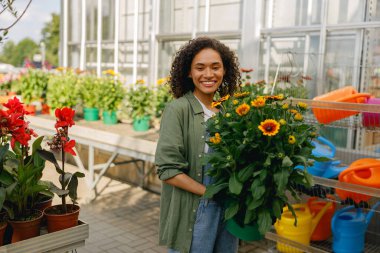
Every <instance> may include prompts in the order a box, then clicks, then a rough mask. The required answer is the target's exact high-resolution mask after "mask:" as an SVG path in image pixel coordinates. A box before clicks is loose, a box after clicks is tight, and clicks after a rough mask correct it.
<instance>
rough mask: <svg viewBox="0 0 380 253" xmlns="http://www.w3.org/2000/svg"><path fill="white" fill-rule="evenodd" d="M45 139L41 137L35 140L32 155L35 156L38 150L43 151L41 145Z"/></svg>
mask: <svg viewBox="0 0 380 253" xmlns="http://www.w3.org/2000/svg"><path fill="white" fill-rule="evenodd" d="M43 139H44V136H40V137H38V138H37V139H35V140H34V142H33V145H32V154H34V153H35V152H36V151H37V150H38V149H41V143H42V140H43Z"/></svg>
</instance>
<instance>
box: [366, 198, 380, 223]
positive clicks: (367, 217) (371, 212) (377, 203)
mask: <svg viewBox="0 0 380 253" xmlns="http://www.w3.org/2000/svg"><path fill="white" fill-rule="evenodd" d="M379 205H380V201H378V202H376V204H374V205H373V207H372V208H371V211H369V212H368V213H367V216H366V220H365V222H366V224H367V226H368V224H369V222H370V220H371V218H372V216H373V213H374V212H375V209H376V208H377V207H378V206H379Z"/></svg>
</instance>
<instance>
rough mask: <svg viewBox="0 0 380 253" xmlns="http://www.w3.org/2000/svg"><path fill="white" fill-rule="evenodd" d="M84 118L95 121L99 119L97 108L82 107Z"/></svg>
mask: <svg viewBox="0 0 380 253" xmlns="http://www.w3.org/2000/svg"><path fill="white" fill-rule="evenodd" d="M83 112H84V120H86V121H97V120H99V109H98V108H84V109H83Z"/></svg>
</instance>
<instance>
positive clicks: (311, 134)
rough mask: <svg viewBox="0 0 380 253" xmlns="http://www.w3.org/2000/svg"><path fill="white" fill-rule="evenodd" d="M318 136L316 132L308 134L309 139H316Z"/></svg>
mask: <svg viewBox="0 0 380 253" xmlns="http://www.w3.org/2000/svg"><path fill="white" fill-rule="evenodd" d="M317 136H318V134H317V133H316V132H311V133H310V137H311V138H315V137H317Z"/></svg>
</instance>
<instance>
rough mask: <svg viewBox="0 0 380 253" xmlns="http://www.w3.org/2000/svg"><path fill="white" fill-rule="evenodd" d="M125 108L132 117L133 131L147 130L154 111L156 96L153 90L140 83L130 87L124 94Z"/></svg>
mask: <svg viewBox="0 0 380 253" xmlns="http://www.w3.org/2000/svg"><path fill="white" fill-rule="evenodd" d="M125 103H126V105H125V106H126V108H127V110H128V112H129V114H130V115H131V117H132V119H133V129H134V130H135V131H147V130H148V129H149V122H150V118H151V116H153V115H154V113H155V104H156V98H155V96H154V92H153V90H152V89H151V88H150V87H148V86H146V85H144V84H141V83H136V85H135V87H130V88H129V90H128V92H127V95H126V100H125Z"/></svg>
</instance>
